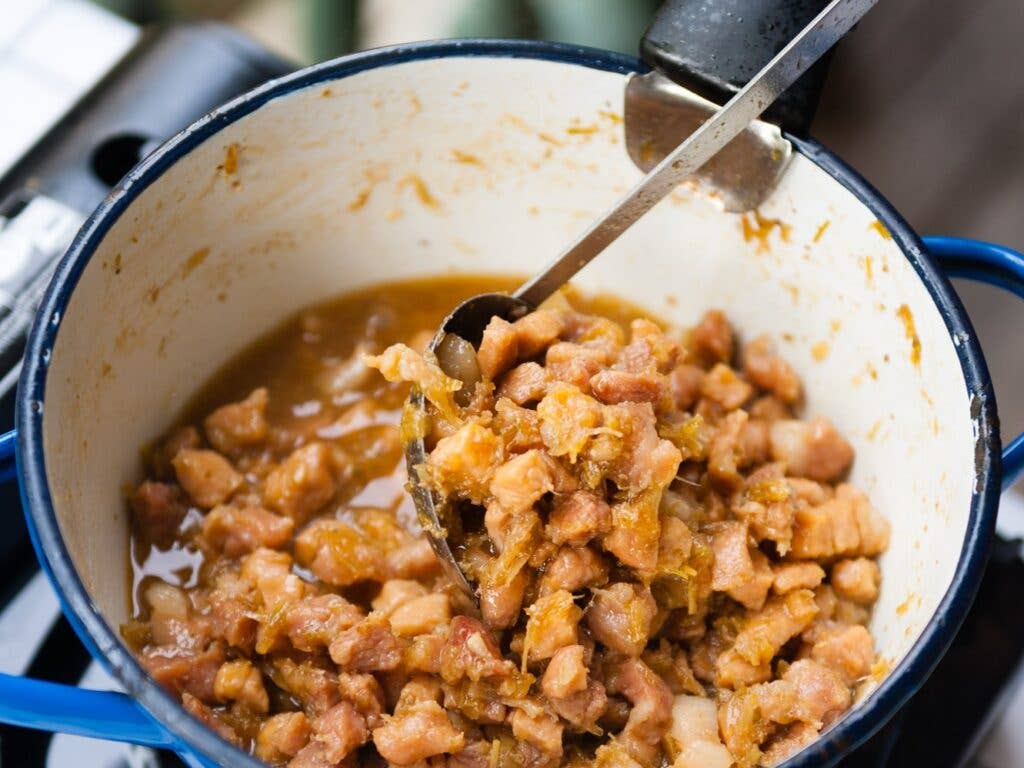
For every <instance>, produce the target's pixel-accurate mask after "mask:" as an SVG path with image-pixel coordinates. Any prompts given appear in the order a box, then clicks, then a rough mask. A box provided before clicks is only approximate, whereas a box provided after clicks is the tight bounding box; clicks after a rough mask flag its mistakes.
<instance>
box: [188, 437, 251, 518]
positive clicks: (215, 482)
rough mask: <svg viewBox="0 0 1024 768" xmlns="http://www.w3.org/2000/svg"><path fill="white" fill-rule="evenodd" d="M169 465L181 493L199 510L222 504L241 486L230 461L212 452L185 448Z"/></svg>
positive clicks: (238, 476) (240, 478)
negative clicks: (186, 495) (172, 469)
mask: <svg viewBox="0 0 1024 768" xmlns="http://www.w3.org/2000/svg"><path fill="white" fill-rule="evenodd" d="M171 463H172V464H173V465H174V472H175V474H176V475H177V477H178V482H179V483H180V484H181V487H182V488H184V489H185V493H187V494H188V495H189V497H190V498H191V499H192V500H193V501H195V503H196V504H198V505H199V506H200V507H202V508H203V509H212V508H213V507H215V506H217V505H218V504H223V503H224V502H225V501H227V500H228V499H229V498H230V497H231V494H233V493H234V492H235V491H236V490H238V487H239V486H240V485H241V484H242V476H241V475H240V474H239V473H238V472H237V471H236V470H235V468H234V467H233V466H231V462H230V461H228V460H227V459H225V458H224V457H223V456H221V455H220V454H219V453H217V452H216V451H202V450H199V451H197V450H191V449H186V450H183V451H179V452H178V455H177V456H175V457H174V460H173V461H172V462H171Z"/></svg>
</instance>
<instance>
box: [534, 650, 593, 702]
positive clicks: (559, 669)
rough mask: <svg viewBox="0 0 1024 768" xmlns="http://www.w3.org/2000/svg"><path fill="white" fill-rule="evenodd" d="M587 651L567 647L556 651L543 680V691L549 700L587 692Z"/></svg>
mask: <svg viewBox="0 0 1024 768" xmlns="http://www.w3.org/2000/svg"><path fill="white" fill-rule="evenodd" d="M585 656H586V649H585V648H584V647H583V646H582V645H567V646H565V647H563V648H559V649H558V650H557V651H555V654H554V656H552V657H551V661H550V662H549V663H548V667H547V669H546V670H544V677H543V678H541V690H543V691H544V695H545V696H547V697H548V698H549V699H565V698H568V697H569V696H572V695H573V694H574V693H580V692H581V691H585V690H587V667H586V664H585Z"/></svg>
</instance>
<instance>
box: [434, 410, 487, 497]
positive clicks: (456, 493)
mask: <svg viewBox="0 0 1024 768" xmlns="http://www.w3.org/2000/svg"><path fill="white" fill-rule="evenodd" d="M499 458H500V445H499V443H498V437H497V435H495V434H494V432H492V431H491V430H489V429H487V427H485V426H483V425H482V424H479V423H478V422H475V421H471V422H468V423H467V424H464V425H463V426H462V427H460V428H459V429H458V430H457V431H456V432H455V433H454V434H452V435H449V436H448V437H445V438H442V439H441V440H439V441H438V443H437V447H435V448H434V450H433V451H431V452H430V455H429V456H428V457H427V463H426V466H425V467H424V468H423V470H421V480H423V481H424V482H426V483H428V484H429V485H430V486H431V487H432V488H433V489H434V490H436V491H437V492H438V493H440V494H441V495H442V496H446V497H457V498H466V499H469V500H471V501H473V502H475V503H477V504H480V503H482V502H483V501H484V499H485V498H486V497H487V493H488V485H489V483H490V480H491V475H492V474H493V472H494V469H495V467H496V465H497V463H498V461H499Z"/></svg>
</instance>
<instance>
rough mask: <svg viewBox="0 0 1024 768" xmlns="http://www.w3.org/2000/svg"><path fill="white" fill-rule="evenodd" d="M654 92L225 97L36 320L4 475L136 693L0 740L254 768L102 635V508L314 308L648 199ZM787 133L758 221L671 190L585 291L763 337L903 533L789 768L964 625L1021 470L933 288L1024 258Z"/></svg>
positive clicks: (181, 140) (352, 78) (296, 91)
mask: <svg viewBox="0 0 1024 768" xmlns="http://www.w3.org/2000/svg"><path fill="white" fill-rule="evenodd" d="M654 58H655V59H656V58H657V57H654ZM644 69H646V65H645V64H643V63H641V62H640V61H638V60H636V59H633V58H629V57H625V56H621V55H618V54H613V53H608V52H605V51H599V50H590V49H582V48H578V47H572V46H568V45H559V44H552V43H539V42H504V41H474V40H467V41H458V42H439V43H426V44H420V45H412V46H405V47H398V48H390V49H382V50H375V51H370V52H367V53H361V54H357V55H354V56H350V57H346V58H343V59H338V60H336V61H331V62H327V63H325V64H320V65H317V66H314V67H310V68H308V69H304V70H301V71H299V72H296V73H294V74H292V75H289V76H287V77H284V78H282V79H280V80H276V81H273V82H270V83H267V84H266V85H265V86H262V87H260V88H258V89H256V90H254V91H252V92H250V93H248V94H246V95H244V96H242V97H240V98H238V99H236V100H235V101H232V102H230V103H228V104H226V105H225V106H224V107H222V108H221V109H218V110H217V111H215V112H213V113H212V114H210V115H209V116H207V117H205V118H203V119H201V120H199V121H198V122H197V123H195V124H194V125H192V126H191V127H189V128H188V129H187V130H185V131H183V132H182V133H180V134H179V135H177V136H175V137H174V138H173V139H171V140H170V141H169V142H167V143H166V144H165V145H163V146H162V147H161V148H160V149H158V150H157V151H156V152H154V153H153V154H152V155H151V156H149V157H148V158H147V159H146V160H144V161H143V162H142V163H141V164H140V165H139V166H138V167H136V168H135V169H134V170H133V171H131V172H130V173H129V175H128V176H127V177H126V178H125V179H124V180H122V181H121V182H120V183H119V184H118V185H117V187H116V188H115V189H114V190H113V192H112V193H111V194H110V195H109V197H108V198H107V199H106V200H105V201H104V202H103V203H102V205H100V207H99V208H98V209H97V210H96V211H95V212H94V213H93V215H92V216H91V217H90V218H89V220H88V222H87V223H86V224H85V225H84V227H83V228H82V230H81V232H80V233H79V234H78V236H77V238H76V239H75V241H74V243H73V245H72V246H71V248H70V249H69V251H68V253H67V255H66V256H65V258H64V259H63V261H62V262H61V264H60V266H59V268H58V269H57V271H56V274H55V276H54V279H53V282H52V284H51V285H50V287H49V290H48V291H47V293H46V296H45V299H44V300H43V302H42V306H41V308H40V310H39V313H38V316H37V317H36V320H35V325H34V327H33V330H32V333H31V339H30V342H29V345H28V350H27V352H26V356H25V362H24V370H23V374H22V378H21V382H20V389H19V395H18V397H19V401H18V412H17V434H16V435H14V434H11V435H7V436H4V437H3V438H0V452H2V453H3V454H4V456H5V457H6V458H7V460H8V462H13V459H14V458H16V459H17V466H16V470H15V468H14V467H13V466H9V467H8V468H7V472H8V474H13V473H14V472H15V471H16V473H17V480H18V482H19V483H20V485H21V490H22V496H23V501H24V507H25V510H26V514H27V517H28V524H29V528H30V531H31V535H32V537H33V541H34V544H35V547H36V551H37V553H38V557H39V560H40V562H41V563H42V566H43V568H44V569H45V570H46V572H47V574H48V575H49V577H50V579H51V580H52V582H53V584H54V586H55V588H56V590H57V592H58V593H59V595H60V597H61V600H62V602H63V608H64V611H65V613H66V615H67V617H68V619H69V620H70V621H71V623H72V624H73V625H74V627H75V629H76V630H77V631H78V633H79V635H80V636H81V638H82V639H83V641H84V642H85V643H86V644H87V645H88V647H89V649H90V651H91V652H92V653H93V655H94V656H95V657H96V658H97V659H99V660H101V661H102V662H103V663H104V664H105V665H106V667H107V669H108V670H109V671H110V672H111V673H112V674H113V675H114V677H115V678H116V679H117V680H118V681H119V682H120V683H121V685H122V686H123V688H124V690H125V691H126V693H124V694H122V693H112V692H104V693H98V692H91V691H82V690H78V689H75V688H69V687H64V686H59V685H54V684H52V683H47V682H42V681H35V680H27V679H24V678H17V677H8V676H0V720H3V721H5V722H9V723H14V724H17V725H23V726H28V727H34V728H44V729H50V730H57V731H64V732H69V733H76V734H84V735H87V736H95V737H99V738H105V739H119V740H124V741H132V742H137V743H140V744H149V745H156V746H161V747H167V748H170V749H173V750H175V751H177V752H178V753H179V754H181V755H182V756H183V757H184V758H185V759H186V761H187V762H189V763H190V764H192V765H225V766H226V765H233V766H255V765H258V762H257V761H256V760H255V759H253V758H251V757H249V756H248V755H245V754H243V753H242V752H240V751H239V750H237V749H235V748H234V747H232V746H231V745H229V744H228V743H226V742H224V741H222V740H221V739H220V738H218V737H217V736H216V735H215V734H214V733H213V732H212V731H210V730H208V729H207V728H206V727H205V726H203V725H202V724H201V723H199V722H198V721H196V720H193V719H192V718H191V717H190V716H188V715H187V714H186V713H185V711H184V710H183V709H182V708H181V706H180V705H179V704H178V703H177V701H176V700H175V699H173V698H172V697H171V696H169V695H168V694H167V693H166V692H165V691H164V690H163V689H162V688H161V687H160V686H159V685H157V683H156V682H154V681H153V680H152V679H151V678H149V677H148V676H147V675H146V673H145V672H144V671H143V669H142V667H141V666H140V665H139V664H138V662H137V661H136V660H135V659H134V657H133V656H132V654H131V653H130V651H129V650H128V648H127V647H126V646H125V645H124V644H123V643H122V641H121V639H120V637H119V634H118V626H119V624H120V623H121V622H123V621H125V620H126V619H127V618H128V610H129V596H128V589H129V580H128V578H127V574H126V568H127V554H126V551H127V550H126V547H127V542H128V514H127V510H126V505H125V503H124V500H123V497H122V490H121V489H122V488H123V487H124V486H125V485H126V484H129V483H133V482H138V480H139V479H140V477H141V469H142V468H141V466H140V460H139V447H140V446H141V445H143V444H145V443H146V442H147V441H149V440H151V439H153V437H154V436H155V435H158V434H160V433H161V432H162V431H163V430H165V429H166V428H167V427H168V426H169V425H170V424H171V423H172V422H173V420H174V418H175V416H176V414H178V413H179V411H180V409H181V408H182V407H183V405H184V404H185V403H186V402H187V401H188V399H189V398H190V396H191V395H193V394H194V393H195V392H196V390H197V389H198V388H199V386H200V385H201V384H202V383H203V382H204V381H205V380H206V379H207V378H208V377H210V376H211V375H212V374H213V373H214V372H215V371H217V369H218V368H219V367H220V366H221V365H222V364H223V363H225V362H226V361H227V360H228V359H229V358H231V357H232V356H233V355H234V354H235V353H236V352H238V351H239V350H241V349H242V348H244V347H245V346H246V345H247V344H249V343H250V342H252V341H253V340H254V339H256V338H257V337H258V336H260V335H261V334H262V333H264V332H266V331H269V330H270V329H272V328H274V327H275V326H276V325H278V324H279V323H281V322H282V321H284V320H285V319H286V318H288V317H289V316H291V315H293V314H294V313H296V312H297V311H298V310H300V309H301V308H303V307H305V306H307V305H310V304H314V303H316V302H321V301H324V300H326V299H329V298H331V297H334V296H337V295H339V294H342V293H344V292H346V291H351V290H354V289H358V288H360V287H363V286H367V285H371V284H375V283H380V282H383V281H389V280H396V279H403V278H411V277H416V276H424V275H435V274H441V273H448V272H473V273H487V272H490V273H509V272H512V273H520V274H521V273H528V272H531V271H533V270H535V269H537V268H538V267H540V266H541V265H542V264H543V263H544V262H546V261H547V260H548V259H549V258H550V257H551V256H552V255H553V254H555V253H557V252H558V251H559V249H560V247H561V246H563V245H564V244H565V243H567V242H569V240H570V239H571V238H572V237H573V236H574V235H575V234H576V233H578V232H579V231H580V229H581V228H582V227H583V226H584V225H585V224H586V223H587V222H589V221H590V220H591V219H593V218H594V217H595V216H596V215H597V214H598V213H599V212H601V211H602V210H603V209H604V208H605V207H607V206H608V205H609V204H610V203H611V202H612V201H613V200H614V199H616V197H617V196H618V195H619V194H620V193H622V192H623V191H624V190H625V189H626V188H627V187H628V186H630V185H631V184H633V183H634V182H635V181H636V180H637V179H638V178H639V174H640V172H639V171H638V170H637V168H636V167H635V166H634V165H633V164H632V163H631V162H630V160H629V158H628V157H627V155H626V152H625V150H624V144H623V125H622V122H621V104H622V98H623V85H624V81H625V79H626V77H627V76H628V75H629V74H630V73H632V72H635V71H637V70H644ZM698 79H699V78H698ZM798 106H799V105H798ZM807 108H808V107H807V105H806V103H805V104H804V107H802V109H805V110H806V109H807ZM794 114H797V116H799V110H797V112H796V113H794ZM805 114H806V113H805ZM790 117H792V115H790ZM788 119H789V118H787V117H785V116H783V117H782V122H783V124H784V125H785V124H786V123H787V121H788ZM787 127H788V128H792V129H793V130H794V131H796V130H798V129H799V126H798V125H797V126H795V127H794V126H792V125H789V126H787ZM786 137H787V138H788V139H789V141H790V142H791V143H792V146H793V156H792V159H791V161H790V162H789V164H788V166H787V167H786V170H785V172H784V173H783V174H782V176H781V179H780V180H779V183H778V184H777V185H776V187H775V188H774V189H773V191H772V192H771V194H770V195H769V196H768V197H767V199H765V200H764V201H763V202H762V204H761V205H760V207H759V209H758V212H757V214H756V215H755V214H753V213H747V214H736V213H727V212H724V211H723V210H722V208H721V206H720V205H718V204H717V203H716V201H715V200H713V199H710V198H708V197H707V196H706V195H702V194H699V193H695V192H693V191H692V190H688V189H684V188H681V189H680V190H678V191H677V192H676V193H674V194H673V195H672V196H671V197H670V198H668V199H666V200H665V201H663V202H662V203H661V204H659V205H658V206H657V207H656V208H655V209H654V210H653V211H652V212H651V214H650V215H649V216H647V217H646V218H644V219H643V220H642V221H641V222H640V223H639V224H637V225H636V226H635V227H633V228H632V229H631V230H630V231H629V232H627V233H626V235H625V236H624V237H623V238H622V239H621V240H620V241H618V242H617V243H615V244H614V246H613V247H612V248H611V249H610V250H609V251H608V252H607V253H606V254H605V255H602V257H601V258H600V259H598V260H597V261H595V262H594V263H593V264H591V265H590V266H589V267H588V268H587V269H586V270H584V271H583V272H582V273H581V274H580V275H579V278H578V281H577V283H578V285H579V287H580V288H582V289H584V290H603V291H613V292H614V293H617V294H618V295H619V296H622V297H624V298H625V299H628V300H631V301H633V302H636V303H638V304H641V305H643V306H645V307H647V308H648V309H650V310H651V311H652V312H654V313H656V314H657V315H660V316H661V317H663V318H666V319H667V320H669V321H672V322H674V323H678V324H680V325H687V324H691V323H693V322H694V321H695V320H696V318H697V317H698V316H699V315H700V313H701V312H702V311H703V310H704V309H706V308H708V307H720V308H723V309H725V310H726V311H727V312H728V314H729V317H730V318H731V319H732V321H733V322H734V324H735V325H736V326H737V328H738V329H739V331H740V333H741V334H747V335H754V334H759V333H763V332H767V333H770V334H771V335H772V336H773V337H774V338H775V339H777V340H778V341H779V347H780V352H781V353H782V354H783V355H784V356H785V357H786V358H787V359H788V360H790V361H791V362H792V364H793V365H794V367H795V368H796V370H797V372H798V373H799V375H800V377H801V378H802V380H803V382H804V384H805V386H806V394H807V398H806V400H807V402H806V413H807V414H825V415H827V416H828V417H829V418H830V419H831V420H832V421H833V422H834V423H835V424H836V426H837V427H838V428H839V430H840V431H841V432H842V433H843V434H844V435H846V436H847V437H848V438H849V439H850V441H851V442H852V443H853V445H854V447H855V449H856V451H857V458H856V461H855V464H854V467H853V471H852V476H851V480H852V482H854V483H855V484H856V485H858V486H859V487H861V488H863V489H864V490H865V491H866V492H867V493H868V495H869V496H870V498H871V499H872V501H873V503H874V504H875V506H876V507H877V508H878V509H879V510H880V511H881V512H882V513H883V514H884V515H885V516H886V517H887V518H888V519H889V521H890V522H891V523H892V543H891V546H890V548H889V550H888V552H886V553H885V554H884V555H883V557H882V558H881V567H882V571H883V584H882V591H881V596H880V599H879V601H878V603H877V606H876V607H875V610H874V616H873V619H872V623H871V627H870V629H871V631H872V634H873V635H874V637H875V641H876V647H877V649H878V651H879V653H880V654H881V657H882V659H883V660H884V662H885V666H886V667H887V669H888V671H887V673H886V674H884V675H880V676H878V679H877V680H876V681H875V682H874V684H873V685H868V686H865V689H864V690H863V691H862V692H861V695H860V696H859V698H858V701H857V703H856V704H855V706H854V707H853V708H852V709H851V710H850V711H849V712H848V713H847V714H846V715H845V716H844V717H843V718H842V719H841V720H840V721H838V722H837V723H836V724H834V725H833V726H832V727H831V728H830V729H828V730H827V731H826V732H825V733H823V735H822V736H821V738H820V739H818V740H817V741H815V742H814V743H813V744H811V745H809V746H808V747H806V748H805V749H804V750H803V751H802V752H800V753H799V754H797V755H796V756H794V757H793V758H791V759H790V760H789V761H788V762H787V763H786V765H787V766H790V767H791V768H795V766H827V765H832V764H833V763H834V762H836V761H837V760H838V759H840V758H841V757H842V756H843V755H844V754H845V753H847V752H848V751H849V750H851V749H852V748H854V747H855V746H856V745H858V744H860V743H861V742H863V741H864V740H865V739H866V738H868V737H869V736H870V735H871V734H872V733H874V732H875V731H876V730H878V729H879V728H880V727H881V726H882V725H883V724H884V723H885V722H886V721H887V720H888V719H889V718H890V717H891V716H892V715H893V714H894V713H895V712H896V711H897V709H898V708H899V707H900V706H901V704H903V703H904V702H906V700H907V699H908V698H909V697H910V696H911V695H912V694H913V693H914V692H915V691H916V690H917V689H918V687H919V686H921V684H922V683H923V682H924V680H925V679H926V678H927V676H928V674H929V673H930V671H931V670H932V669H933V668H934V666H935V665H936V663H937V662H938V661H939V659H940V657H941V656H942V654H943V652H944V651H945V649H946V648H947V646H948V645H949V643H950V641H951V640H952V638H953V636H954V634H955V633H956V631H957V628H958V627H959V625H960V623H961V621H962V620H963V618H964V616H965V614H966V612H967V610H968V607H969V606H970V603H971V600H972V598H973V596H974V593H975V590H976V588H977V586H978V583H979V579H980V577H981V574H982V570H983V568H984V565H985V560H986V556H987V552H988V548H989V543H990V540H991V537H992V532H993V526H994V523H995V518H996V511H997V506H998V503H999V495H1000V489H1001V488H1002V487H1005V486H1006V485H1007V484H1008V483H1009V482H1010V481H1012V480H1013V479H1014V478H1015V477H1016V476H1017V475H1018V474H1019V472H1020V470H1021V465H1022V457H1024V450H1022V445H1021V440H1020V439H1018V440H1016V441H1014V442H1013V443H1012V444H1011V445H1010V446H1009V447H1008V448H1007V449H1006V450H1005V451H1004V450H1003V449H1002V447H1001V445H1000V438H999V430H998V421H997V416H996V403H995V399H994V397H993V393H992V385H991V381H990V379H989V374H988V371H987V369H986V366H985V361H984V359H983V357H982V354H981V349H980V347H979V344H978V340H977V337H976V336H975V333H974V331H973V329H972V328H971V323H970V321H969V319H968V318H967V316H966V314H965V312H964V308H963V306H962V305H961V303H960V301H959V299H958V298H957V296H956V294H955V293H954V292H953V290H952V288H951V287H950V283H949V280H948V277H949V276H950V275H957V276H963V277H970V278H974V279H979V280H983V281H986V282H989V283H993V284H996V285H1000V286H1003V287H1004V288H1007V289H1010V290H1012V291H1014V292H1015V293H1017V294H1018V295H1021V296H1024V257H1022V256H1021V255H1020V254H1017V253H1014V252H1012V251H1009V250H1007V249H1005V248H1001V247H998V246H994V245H989V244H986V243H980V242H971V241H963V240H958V239H950V238H924V239H922V238H920V237H919V236H918V235H917V234H916V233H915V232H914V231H913V230H912V229H911V228H910V227H909V226H908V225H907V223H906V222H905V221H904V220H903V219H902V218H901V217H900V215H899V214H898V213H897V212H896V211H895V210H894V209H893V208H892V206H890V205H889V204H888V203H887V202H886V201H885V200H884V199H883V198H882V197H881V196H880V195H879V194H878V193H877V192H876V191H875V190H874V189H872V188H871V186H870V185H869V184H868V183H867V182H866V181H864V180H863V179H862V178H861V177H860V176H858V175H857V173H856V172H855V171H853V170H852V169H851V168H849V167H848V166H847V165H846V164H845V163H843V161H841V160H840V159H839V158H837V157H836V156H835V155H833V154H832V153H831V152H829V151H828V150H827V149H826V148H825V147H823V146H821V145H820V144H818V143H817V142H815V141H813V140H811V139H808V138H803V137H801V136H800V135H798V134H797V133H796V132H788V133H787V134H786Z"/></svg>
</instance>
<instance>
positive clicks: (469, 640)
mask: <svg viewBox="0 0 1024 768" xmlns="http://www.w3.org/2000/svg"><path fill="white" fill-rule="evenodd" d="M514 670H515V667H514V665H513V664H512V663H511V662H510V661H508V660H506V659H504V658H502V655H501V650H500V649H499V648H498V645H497V644H496V643H495V642H494V638H493V637H491V635H490V634H489V633H488V632H487V629H486V628H485V627H484V625H483V624H481V623H480V622H479V621H477V620H476V619H472V618H470V617H468V616H456V617H455V618H454V619H452V622H451V629H450V631H449V633H448V639H447V640H446V641H445V644H444V647H443V648H442V650H441V662H440V671H441V677H442V678H443V679H444V680H445V681H447V682H449V683H453V682H457V681H458V680H460V679H462V678H467V679H469V680H472V681H474V682H475V681H478V680H482V679H485V678H491V677H505V676H507V675H509V674H510V673H511V672H513V671H514Z"/></svg>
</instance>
